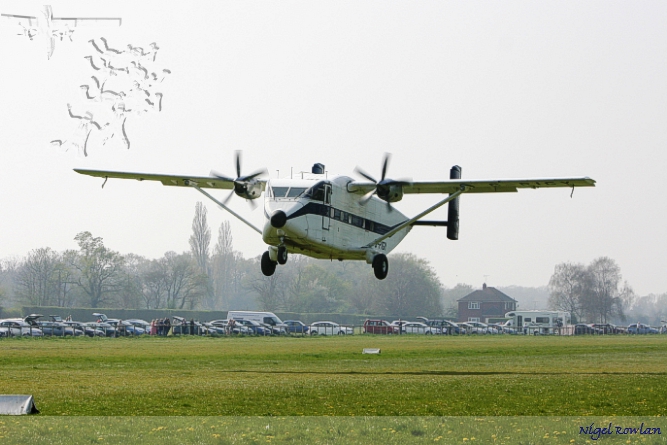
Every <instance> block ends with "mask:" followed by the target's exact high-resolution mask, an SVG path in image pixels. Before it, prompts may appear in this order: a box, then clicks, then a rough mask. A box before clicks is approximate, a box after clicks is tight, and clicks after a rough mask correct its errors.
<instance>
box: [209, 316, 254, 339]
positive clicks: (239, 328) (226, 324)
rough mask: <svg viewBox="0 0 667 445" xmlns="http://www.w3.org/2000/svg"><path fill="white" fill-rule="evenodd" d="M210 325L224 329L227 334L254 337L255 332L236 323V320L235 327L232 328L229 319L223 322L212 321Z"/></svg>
mask: <svg viewBox="0 0 667 445" xmlns="http://www.w3.org/2000/svg"><path fill="white" fill-rule="evenodd" d="M209 324H211V325H213V326H215V327H217V328H222V329H223V330H224V331H225V334H237V335H239V334H243V335H252V334H253V331H252V330H251V329H250V328H248V327H247V326H244V325H242V324H240V323H236V320H234V327H233V328H230V327H229V320H227V319H222V320H213V321H210V322H209Z"/></svg>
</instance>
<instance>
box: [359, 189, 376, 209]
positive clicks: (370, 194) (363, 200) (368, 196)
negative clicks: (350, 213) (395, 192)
mask: <svg viewBox="0 0 667 445" xmlns="http://www.w3.org/2000/svg"><path fill="white" fill-rule="evenodd" d="M375 192H376V190H371V191H370V192H368V193H366V194H365V195H364V196H362V197H361V199H360V200H359V204H361V205H362V206H365V205H366V204H367V203H368V201H370V199H371V198H372V197H373V195H374V194H375Z"/></svg>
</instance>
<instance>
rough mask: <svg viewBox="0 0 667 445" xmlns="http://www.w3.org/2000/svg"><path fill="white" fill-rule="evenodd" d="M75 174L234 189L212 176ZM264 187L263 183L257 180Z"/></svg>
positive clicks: (76, 169)
mask: <svg viewBox="0 0 667 445" xmlns="http://www.w3.org/2000/svg"><path fill="white" fill-rule="evenodd" d="M74 171H75V172H77V173H80V174H82V175H88V176H95V177H97V178H104V179H108V178H117V179H136V180H137V181H158V182H161V183H162V185H169V186H175V187H190V186H191V185H192V184H193V183H194V185H197V186H199V187H200V188H213V189H225V190H231V189H233V188H234V182H233V181H229V180H225V179H219V178H216V177H212V176H186V175H160V174H152V173H131V172H112V171H104V170H83V169H78V168H75V169H74ZM258 182H261V183H262V184H263V186H262V189H263V188H264V185H265V184H266V182H265V181H262V180H258Z"/></svg>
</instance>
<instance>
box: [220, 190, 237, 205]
mask: <svg viewBox="0 0 667 445" xmlns="http://www.w3.org/2000/svg"><path fill="white" fill-rule="evenodd" d="M232 196H234V190H232V192H231V193H230V194H229V195H227V197H226V198H225V200H224V201H222V203H223V204H224V205H227V203H228V202H229V200H230V199H232Z"/></svg>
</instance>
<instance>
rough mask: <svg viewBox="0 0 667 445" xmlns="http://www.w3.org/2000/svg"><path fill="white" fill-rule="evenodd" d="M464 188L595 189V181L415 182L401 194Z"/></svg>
mask: <svg viewBox="0 0 667 445" xmlns="http://www.w3.org/2000/svg"><path fill="white" fill-rule="evenodd" d="M461 186H465V187H466V190H465V191H464V193H502V192H516V191H518V189H522V188H530V189H538V188H550V187H568V188H572V187H595V180H594V179H591V178H588V177H583V178H540V179H491V180H488V179H487V180H464V179H452V180H448V181H415V182H412V183H410V184H409V185H404V186H403V193H454V192H456V191H457V190H460V189H461Z"/></svg>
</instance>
